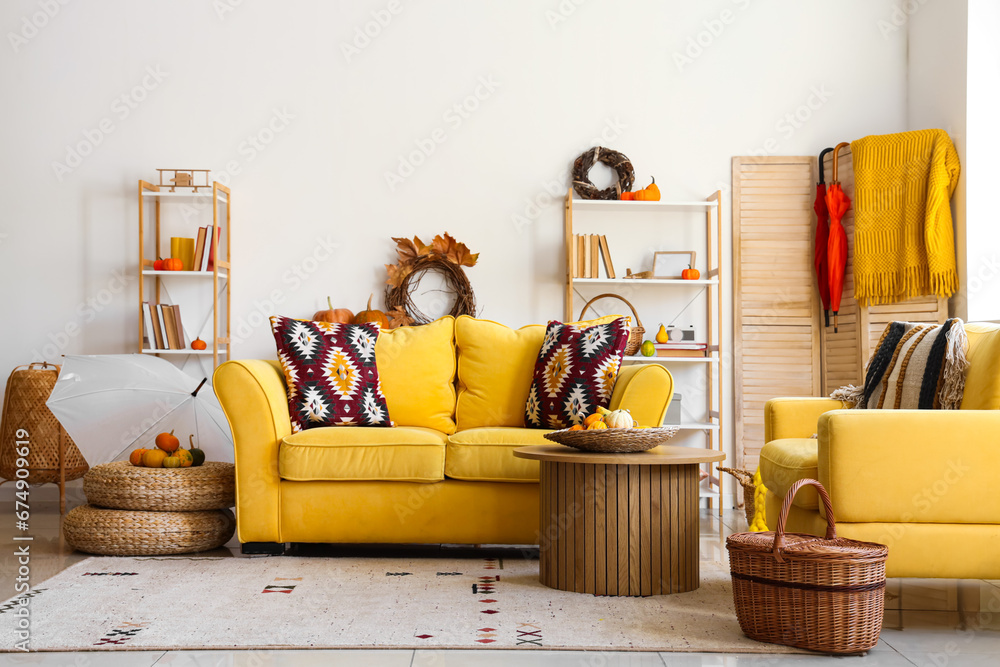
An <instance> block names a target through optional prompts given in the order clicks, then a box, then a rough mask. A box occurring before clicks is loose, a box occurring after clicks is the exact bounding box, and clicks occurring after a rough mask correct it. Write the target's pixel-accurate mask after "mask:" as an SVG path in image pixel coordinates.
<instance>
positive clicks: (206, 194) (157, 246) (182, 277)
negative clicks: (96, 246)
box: [139, 180, 232, 368]
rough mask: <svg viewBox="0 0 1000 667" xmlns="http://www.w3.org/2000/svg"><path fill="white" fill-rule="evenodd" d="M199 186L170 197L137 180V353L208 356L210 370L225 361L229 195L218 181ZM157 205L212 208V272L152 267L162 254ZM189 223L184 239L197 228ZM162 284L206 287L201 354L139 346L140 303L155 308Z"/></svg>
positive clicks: (227, 342) (227, 354)
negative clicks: (215, 239) (215, 232)
mask: <svg viewBox="0 0 1000 667" xmlns="http://www.w3.org/2000/svg"><path fill="white" fill-rule="evenodd" d="M177 187H182V186H177ZM199 187H201V188H204V189H202V190H198V191H197V192H195V191H192V190H189V189H187V188H184V189H183V190H181V191H175V192H170V191H168V190H165V189H162V188H161V186H158V185H154V184H152V183H149V182H147V181H143V180H140V181H139V352H140V353H142V354H157V355H164V356H167V355H170V356H195V357H201V356H210V357H212V367H213V368H214V367H216V366H218V365H219V361H220V357H224V358H225V359H228V358H230V344H231V337H230V331H231V329H230V298H229V287H230V272H231V270H232V268H231V265H230V261H231V257H230V248H231V246H230V242H229V241H230V236H231V231H232V225H231V222H232V216H231V211H230V205H229V200H230V199H231V197H232V193H231V192H230V190H229V188H227V187H226V186H224V185H222V184H221V183H218V182H213V183H212V185H211V186H199ZM147 199H149V200H151V201H152V202H153V216H152V217H153V220H152V223H153V224H152V228H153V229H152V234H153V243H152V244H151V245H152V248H151V249H152V254H153V258H150V257H148V256H147V254H148V250H149V249H150V248H149V247H148V246H147V243H146V200H147ZM163 200H166V201H170V202H171V205H178V204H182V203H184V201H185V200H186V201H188V202H191V201H198V200H203V201H201V202H199V203H198V206H199V207H205V206H206V204H207V205H210V206H211V207H212V224H213V225H215V226H216V227H218V226H219V225H222V234H221V237H220V239H219V248H218V249H217V251H216V257H215V262H214V269H213V270H212V271H157V270H154V269H153V268H152V267H153V261H154V259H155V258H157V257H163V256H164V255H165V254H167V253H165V252H164V248H163V246H162V245H161V241H162V240H163V238H162V236H163V230H162V229H161V216H160V207H161V203H166V202H165V201H163ZM209 202H210V203H209ZM195 224H196V223H193V222H192V223H191V226H192V227H193V228H192V229H188V230H187V232H186V234H185V236H188V235H189V236H197V232H198V227H197V226H194V225H195ZM166 242H167V245H166V249H167V250H169V247H170V245H169V244H170V240H169V239H166ZM206 242H208V241H206ZM206 252H207V250H206ZM147 280H152V281H153V286H152V289H151V290H149V294H148V296H147V285H146V281H147ZM165 280H166V281H173V280H179V281H183V282H184V283H187V284H189V285H190V284H191V281H194V284H195V285H197V284H198V282H199V281H203V282H204V283H205V285H206V287H209V286H210V289H211V290H212V294H211V312H210V313H209V314H208V317H209V318H211V321H212V335H211V336H210V337H209V338H210V340H207V341H206V342H207V343H208V348H207V349H205V350H194V349H191V348H190V347H188V348H186V349H182V350H154V349H149V348H144V347H143V345H142V338H143V335H142V332H143V316H142V303H143V301H147V300H148V301H149V302H150V304H151V305H154V304H158V303H160V302H161V301H160V299H161V295H162V294H161V293H162V290H163V281H165ZM150 297H151V298H150ZM220 297H221V298H222V299H223V300H224V302H225V305H224V306H221V307H220ZM193 315H194V314H193V313H191V312H188V313H184V316H185V319H187V318H189V317H192V316H193ZM188 324H190V322H188ZM206 326H207V322H206ZM223 360H224V359H223Z"/></svg>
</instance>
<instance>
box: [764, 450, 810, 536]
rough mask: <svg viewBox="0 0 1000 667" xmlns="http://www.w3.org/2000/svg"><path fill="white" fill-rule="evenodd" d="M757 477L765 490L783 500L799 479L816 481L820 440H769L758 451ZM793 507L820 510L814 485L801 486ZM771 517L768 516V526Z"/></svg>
mask: <svg viewBox="0 0 1000 667" xmlns="http://www.w3.org/2000/svg"><path fill="white" fill-rule="evenodd" d="M760 478H761V481H763V482H764V486H766V487H767V489H768V491H770V492H771V493H773V494H775V495H777V496H778V497H779V498H784V497H785V494H786V493H788V489H790V488H791V486H792V484H794V483H795V482H797V481H798V480H800V479H819V441H818V440H816V439H815V438H785V439H784V440H772V441H771V442H769V443H767V444H766V445H764V448H763V449H762V450H761V451H760ZM792 504H793V505H795V506H796V507H801V508H803V509H819V494H818V493H816V487H815V486H806V487H803V488H802V489H801V490H799V492H798V493H797V494H795V500H793V501H792ZM770 521H771V517H770V516H768V522H769V523H768V525H770Z"/></svg>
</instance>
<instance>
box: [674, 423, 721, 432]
mask: <svg viewBox="0 0 1000 667" xmlns="http://www.w3.org/2000/svg"><path fill="white" fill-rule="evenodd" d="M664 426H678V427H680V429H681V430H682V431H718V430H719V425H718V424H714V423H712V422H681V423H680V424H664Z"/></svg>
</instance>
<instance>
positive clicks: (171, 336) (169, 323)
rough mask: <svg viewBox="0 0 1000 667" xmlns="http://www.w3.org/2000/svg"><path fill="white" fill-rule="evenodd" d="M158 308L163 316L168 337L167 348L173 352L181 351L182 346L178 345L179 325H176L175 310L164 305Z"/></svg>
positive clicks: (164, 329)
mask: <svg viewBox="0 0 1000 667" xmlns="http://www.w3.org/2000/svg"><path fill="white" fill-rule="evenodd" d="M158 308H159V309H160V313H161V315H162V316H163V333H165V334H166V336H167V348H168V349H171V350H178V349H180V345H178V343H177V325H176V324H175V323H174V309H173V308H171V307H170V306H168V305H165V304H162V303H161V304H160V305H159V306H158Z"/></svg>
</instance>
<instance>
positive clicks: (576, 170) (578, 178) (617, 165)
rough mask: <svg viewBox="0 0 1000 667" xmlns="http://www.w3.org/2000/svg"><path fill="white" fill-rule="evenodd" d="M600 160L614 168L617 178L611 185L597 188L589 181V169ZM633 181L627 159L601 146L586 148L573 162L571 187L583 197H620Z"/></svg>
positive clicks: (632, 171) (633, 171)
mask: <svg viewBox="0 0 1000 667" xmlns="http://www.w3.org/2000/svg"><path fill="white" fill-rule="evenodd" d="M598 162H600V163H601V164H605V165H607V166H609V167H611V168H612V169H614V170H615V173H616V174H618V180H617V181H616V182H615V184H614V185H612V186H611V187H607V188H604V189H603V190H598V189H597V186H595V185H594V184H593V183H591V182H590V169H591V167H593V166H594V165H595V164H597V163H598ZM634 182H635V170H634V169H632V163H631V162H629V159H628V158H627V157H625V156H624V155H623V154H621V153H619V152H618V151H613V150H611V149H610V148H604V147H602V146H594V147H593V148H591V149H588V150H587V152H586V153H584V154H583V155H581V156H580V157H578V158H577V159H576V161H575V162H573V189H574V190H576V192H577V194H578V195H580V196H581V197H583V198H584V199H620V198H621V193H623V192H628V191H629V190H631V189H632V183H634Z"/></svg>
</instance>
